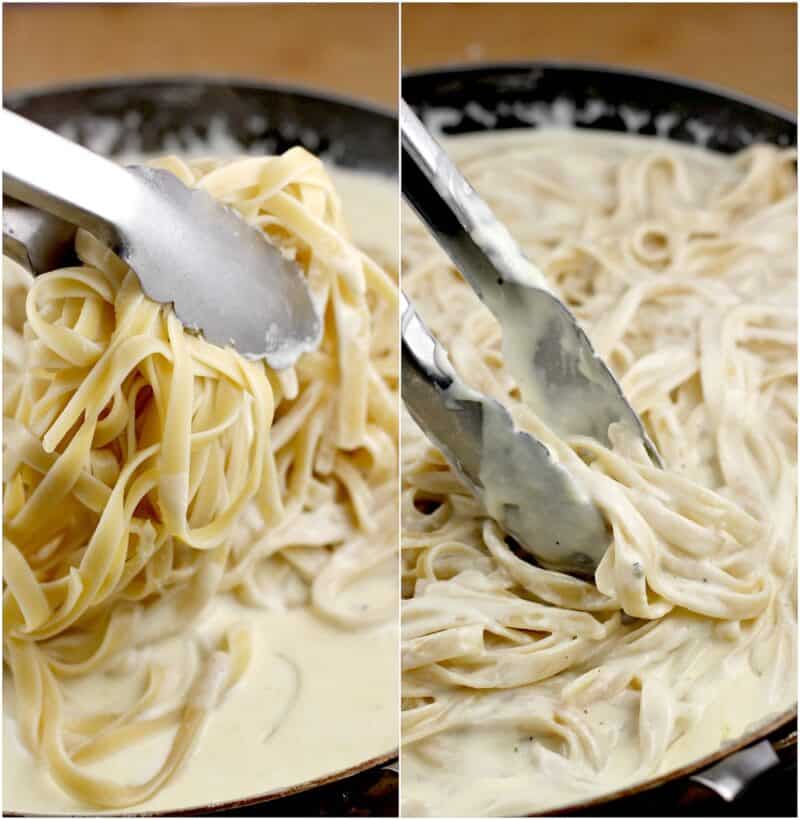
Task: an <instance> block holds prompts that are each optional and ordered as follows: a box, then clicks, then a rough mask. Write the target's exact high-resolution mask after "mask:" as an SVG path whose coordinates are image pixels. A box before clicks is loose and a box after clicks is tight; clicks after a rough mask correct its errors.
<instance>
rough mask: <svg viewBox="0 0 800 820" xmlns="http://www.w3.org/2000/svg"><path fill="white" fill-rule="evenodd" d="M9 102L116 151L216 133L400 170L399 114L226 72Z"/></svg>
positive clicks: (156, 147) (244, 145) (259, 145)
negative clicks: (230, 76) (223, 75)
mask: <svg viewBox="0 0 800 820" xmlns="http://www.w3.org/2000/svg"><path fill="white" fill-rule="evenodd" d="M4 104H5V105H6V107H8V108H11V109H13V110H14V111H16V112H18V113H19V114H22V115H23V116H25V117H27V118H28V119H31V120H34V121H35V122H38V123H40V124H41V125H44V126H46V127H47V128H50V129H52V130H54V131H58V132H59V133H62V134H64V135H65V136H69V137H70V138H72V139H74V140H76V141H77V142H80V143H81V144H83V145H87V146H88V147H90V148H92V150H94V151H97V152H98V153H103V154H106V155H108V156H116V155H120V154H125V153H130V152H140V153H145V154H152V153H157V152H163V151H165V150H170V151H181V150H191V149H192V148H193V147H196V146H197V145H198V144H200V143H203V142H206V141H208V140H211V141H212V142H213V140H214V139H215V138H220V137H221V138H222V139H226V140H233V141H234V142H235V144H236V145H237V146H240V147H241V148H240V150H241V151H242V152H243V153H254V154H256V153H258V154H264V153H270V154H273V153H279V152H282V151H285V150H287V149H289V148H291V147H292V146H295V145H302V146H303V147H304V148H307V149H308V150H309V151H312V152H313V153H315V154H318V155H320V156H322V157H323V158H324V159H328V160H330V161H331V162H335V163H336V164H337V165H342V166H344V167H346V168H352V169H354V170H363V171H373V172H377V173H382V174H386V175H396V174H397V119H396V118H395V116H394V115H393V114H391V113H389V112H388V111H384V110H382V109H380V108H378V107H377V106H371V105H369V104H363V103H359V102H355V101H353V100H349V99H344V98H337V97H333V96H327V95H324V94H320V93H317V92H311V91H307V90H304V89H297V88H293V87H289V86H279V85H267V84H259V83H255V82H247V81H244V80H236V79H231V80H227V79H224V78H205V77H203V78H192V77H189V78H164V79H141V80H138V79H125V80H119V81H109V82H98V83H92V84H86V85H74V86H65V87H63V88H49V89H48V88H45V89H37V90H33V91H28V92H22V93H15V94H10V95H8V96H7V97H6V99H5V103H4Z"/></svg>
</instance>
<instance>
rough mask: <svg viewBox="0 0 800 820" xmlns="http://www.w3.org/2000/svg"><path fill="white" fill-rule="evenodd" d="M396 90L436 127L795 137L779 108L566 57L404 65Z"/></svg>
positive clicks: (715, 138)
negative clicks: (424, 67)
mask: <svg viewBox="0 0 800 820" xmlns="http://www.w3.org/2000/svg"><path fill="white" fill-rule="evenodd" d="M403 98H404V99H405V100H406V102H407V103H408V104H409V105H411V106H412V107H413V108H414V109H415V110H416V111H417V113H418V114H419V115H420V116H421V117H422V118H423V120H424V121H425V122H426V123H427V124H428V126H429V127H432V128H433V129H434V130H436V131H437V132H439V133H441V134H444V135H456V134H469V133H473V132H476V131H497V130H504V129H508V128H531V127H540V126H564V127H574V128H588V129H598V130H604V131H622V132H627V133H632V134H640V135H642V136H659V137H664V138H667V139H670V140H675V141H678V142H684V143H691V144H694V145H700V146H703V147H706V148H710V149H712V150H715V151H721V152H724V153H731V152H734V151H738V150H739V149H741V148H745V147H746V146H748V145H750V144H751V143H753V142H770V143H774V144H776V145H784V146H788V145H795V144H796V142H797V122H796V119H795V118H794V117H793V116H792V115H790V114H789V113H787V112H785V111H780V110H778V109H774V108H770V107H769V106H766V105H762V104H761V103H758V102H756V101H754V100H749V99H746V98H744V97H739V96H737V95H735V94H733V93H731V92H728V91H724V90H722V89H717V88H712V87H711V86H705V85H700V84H696V83H690V82H684V81H682V80H678V79H674V78H670V77H664V76H660V75H656V74H648V73H644V72H632V71H625V70H622V69H611V68H606V67H602V66H589V65H585V66H584V65H573V64H566V63H551V62H547V63H527V64H513V65H487V66H477V67H470V66H465V67H460V68H458V67H457V68H443V69H441V70H431V71H420V72H413V73H410V74H407V75H405V76H404V78H403Z"/></svg>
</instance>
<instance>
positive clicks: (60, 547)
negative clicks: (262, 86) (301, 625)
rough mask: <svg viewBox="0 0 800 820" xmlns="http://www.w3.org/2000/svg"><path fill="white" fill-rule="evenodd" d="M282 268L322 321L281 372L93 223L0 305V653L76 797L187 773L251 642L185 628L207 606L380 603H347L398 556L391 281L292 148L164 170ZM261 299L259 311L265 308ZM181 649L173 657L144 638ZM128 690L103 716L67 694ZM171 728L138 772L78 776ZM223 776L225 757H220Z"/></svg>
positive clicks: (389, 605) (244, 636) (242, 635)
mask: <svg viewBox="0 0 800 820" xmlns="http://www.w3.org/2000/svg"><path fill="white" fill-rule="evenodd" d="M154 164H155V165H157V166H159V167H161V168H165V169H167V170H169V171H171V172H172V173H174V174H175V175H176V176H178V177H179V178H180V179H181V180H182V181H183V182H184V183H186V184H187V185H190V186H196V187H199V188H203V189H205V190H206V191H207V192H208V193H210V194H211V195H212V196H214V197H216V198H217V199H219V200H221V201H223V202H225V203H227V204H229V205H230V206H232V207H234V208H236V209H237V210H238V211H239V212H240V213H241V214H242V215H243V216H244V218H245V219H247V220H248V221H250V222H251V223H252V224H254V225H257V226H259V227H260V228H261V229H262V230H263V231H264V232H265V234H266V236H267V237H268V239H269V241H271V242H272V243H273V244H275V245H276V246H278V247H279V248H280V249H281V250H282V252H283V253H284V254H286V255H287V256H289V257H291V258H293V259H295V260H296V262H297V263H298V264H299V266H300V268H301V270H302V271H303V272H304V274H305V275H306V277H307V279H308V283H309V287H310V290H311V292H312V297H313V300H314V303H315V305H316V307H317V309H318V311H319V312H320V315H322V316H323V317H324V335H323V339H322V342H321V345H320V347H319V349H318V350H317V351H315V352H314V353H310V354H307V355H304V356H303V357H301V359H300V360H299V361H298V362H297V364H296V365H295V367H293V368H291V369H289V370H284V371H280V372H276V371H273V370H271V369H269V368H268V367H267V366H266V365H265V364H263V363H261V362H255V361H248V360H246V359H244V358H242V357H241V356H239V355H238V354H236V353H235V352H234V351H233V350H231V349H221V348H218V347H215V346H213V345H211V344H209V343H207V342H205V341H204V340H203V339H202V337H200V336H197V335H193V334H191V333H189V332H187V331H186V330H184V328H183V327H182V326H181V324H180V322H179V321H178V320H177V318H176V317H175V315H174V314H173V313H172V311H171V310H170V309H169V308H167V307H165V306H163V305H159V304H156V303H153V302H151V301H150V300H149V299H147V298H146V297H145V296H144V295H143V293H142V291H141V288H140V286H139V282H138V279H137V278H136V276H135V274H134V273H133V272H132V271H131V270H129V269H128V268H127V267H126V266H125V265H124V264H123V263H122V262H121V261H120V260H119V259H118V258H117V257H116V256H114V255H113V254H112V253H111V252H109V251H108V250H107V249H106V248H104V247H103V246H102V245H101V244H100V243H99V242H98V241H97V240H95V239H94V238H93V237H92V236H90V235H89V234H88V233H86V232H84V231H79V232H78V235H77V239H76V247H75V249H76V252H77V255H78V257H79V259H80V264H78V265H76V266H74V267H68V268H63V269H60V270H55V271H52V272H50V273H47V274H45V275H42V276H38V277H36V278H35V279H31V278H30V277H28V276H27V274H25V273H24V272H22V270H21V269H19V268H17V267H15V266H13V264H9V265H8V266H7V270H6V276H5V282H4V298H5V327H4V330H5V333H4V342H5V345H4V366H5V390H4V399H5V452H4V524H5V533H4V535H5V537H4V542H3V562H4V574H3V580H4V598H3V615H4V632H3V638H4V660H5V663H6V664H7V665H8V667H9V668H10V672H11V676H12V679H13V685H14V690H15V702H16V715H15V717H16V721H17V724H18V728H19V733H20V735H21V737H22V739H23V741H24V743H25V745H26V746H27V748H28V749H29V750H30V751H31V752H32V753H33V754H34V755H35V757H36V758H37V759H38V760H40V761H42V762H43V763H44V764H45V765H46V766H47V768H48V770H49V772H50V774H51V776H52V777H53V779H54V780H55V781H56V783H57V784H58V785H59V786H60V787H61V789H63V790H64V791H66V792H67V793H69V794H70V795H71V796H73V797H74V798H75V799H76V800H78V801H79V802H81V803H83V804H88V805H90V806H94V807H99V808H106V809H115V808H124V807H127V806H132V805H135V804H138V803H141V802H142V801H144V800H147V799H148V798H149V797H151V796H152V795H153V794H154V793H155V792H156V791H158V790H159V789H160V788H161V787H162V786H163V785H164V784H165V783H166V782H167V781H168V780H169V778H170V777H171V776H172V775H173V774H174V773H175V772H176V771H177V770H178V769H179V768H180V767H181V766H182V764H183V763H184V762H185V761H186V759H187V756H188V755H189V754H190V752H191V750H192V748H193V746H194V744H195V743H196V742H197V739H198V736H199V733H200V731H201V729H202V727H203V725H204V723H205V722H206V721H207V720H208V719H209V716H210V715H211V714H212V713H213V712H214V710H215V708H216V707H217V706H218V705H219V704H220V703H221V702H222V701H223V699H224V698H225V697H226V694H227V692H228V691H229V690H230V689H231V688H232V687H234V686H236V684H237V683H238V682H239V681H240V680H241V679H243V678H244V677H246V676H247V674H248V665H249V662H250V660H251V656H252V653H253V652H254V651H256V649H255V643H256V642H257V640H258V636H257V635H254V634H253V630H252V629H250V628H249V627H248V624H247V622H246V620H245V621H243V622H242V623H236V624H233V625H227V626H226V628H225V629H224V630H221V631H220V632H219V634H217V635H214V636H213V640H199V639H196V638H194V637H192V636H191V634H190V633H189V632H188V630H189V627H190V626H191V625H192V624H193V623H194V622H196V621H197V619H198V618H199V617H200V616H201V615H202V613H203V612H204V611H205V610H206V608H207V606H208V604H209V602H210V601H211V600H213V599H214V598H215V596H219V595H223V594H230V595H234V596H237V597H238V598H239V599H240V600H241V601H243V602H244V603H246V604H249V605H252V606H255V607H260V608H265V607H267V608H272V609H276V610H282V609H287V608H289V607H296V606H301V605H305V606H308V607H309V608H310V609H311V610H313V611H314V612H315V613H317V614H318V615H319V617H321V618H325V619H326V620H328V621H329V622H332V623H334V624H336V625H338V626H339V627H341V628H343V629H350V628H358V627H362V626H365V625H370V624H376V623H380V622H383V621H386V620H387V619H389V618H391V617H393V616H394V614H395V610H394V606H393V602H392V600H391V596H390V597H389V599H387V598H386V596H384V597H382V598H381V597H378V598H371V599H369V600H368V601H367V602H364V601H363V600H361V599H359V600H358V601H357V602H354V601H353V600H352V596H348V594H347V590H348V588H349V587H350V586H351V585H353V584H354V583H356V582H358V580H359V579H360V578H361V577H362V576H364V575H369V574H370V573H372V572H375V571H377V570H378V568H380V567H381V566H385V565H386V564H387V562H389V563H390V562H391V561H393V560H395V558H396V555H397V543H396V538H395V529H396V527H395V521H396V511H397V486H396V485H397V481H396V470H397V425H398V407H397V378H398V375H397V326H396V316H397V287H396V281H395V278H394V276H393V274H392V272H391V271H388V270H387V269H384V267H381V266H380V265H379V264H378V263H377V262H375V261H373V260H372V259H371V258H369V257H368V256H366V255H365V254H364V253H363V252H361V251H360V250H359V249H358V248H357V247H356V246H355V245H354V244H353V243H352V242H351V241H350V239H349V234H348V229H347V227H346V225H345V222H344V217H343V214H342V208H341V204H340V201H339V198H338V196H337V194H336V192H335V191H334V189H333V186H332V184H331V181H330V179H329V177H328V175H327V173H326V171H325V169H324V168H323V166H322V163H321V162H320V160H319V159H317V158H316V157H314V156H312V155H311V154H309V153H308V152H306V151H305V150H303V149H300V148H295V149H292V150H290V151H288V152H287V153H285V154H283V155H281V156H275V157H258V158H253V157H251V158H243V159H235V160H230V161H219V160H206V159H198V160H193V161H191V162H185V161H183V160H181V159H178V158H176V157H169V158H165V159H163V160H159V161H157V162H155V163H154ZM256 309H257V307H256ZM176 639H177V640H180V641H183V642H184V644H185V646H184V647H183V658H184V660H183V662H182V663H180V664H179V665H178V667H175V666H173V665H169V666H167V665H165V664H164V663H163V662H161V660H160V656H159V654H158V647H159V646H160V645H161V644H163V643H164V642H166V641H170V640H176ZM99 672H101V673H103V674H106V675H108V676H110V677H109V680H111V679H112V678H114V676H115V675H116V676H117V677H118V678H124V692H125V694H126V697H125V703H124V704H123V705H121V706H120V707H119V708H118V709H115V710H113V711H98V710H97V709H94V708H93V704H91V703H79V702H75V700H74V698H72V697H71V695H70V682H71V681H73V680H75V679H81V678H83V677H85V676H88V675H91V674H95V673H99ZM165 731H169V732H172V740H171V745H170V747H169V750H168V753H167V754H166V757H165V758H164V760H163V761H162V762H161V763H160V765H159V766H158V768H157V770H156V771H155V774H153V776H152V777H150V778H149V779H147V780H145V781H144V782H138V783H129V782H118V781H116V780H113V779H109V778H107V777H102V776H99V775H97V774H96V773H95V772H94V771H93V770H92V769H91V767H90V764H92V763H94V762H96V761H98V760H102V759H104V758H106V757H107V756H109V755H112V754H113V753H115V752H118V751H119V750H122V749H125V748H126V747H128V746H131V745H133V744H137V743H141V742H142V741H143V740H145V739H146V738H148V737H152V736H153V735H155V734H156V733H163V732H165ZM230 763H231V765H235V761H231V762H230Z"/></svg>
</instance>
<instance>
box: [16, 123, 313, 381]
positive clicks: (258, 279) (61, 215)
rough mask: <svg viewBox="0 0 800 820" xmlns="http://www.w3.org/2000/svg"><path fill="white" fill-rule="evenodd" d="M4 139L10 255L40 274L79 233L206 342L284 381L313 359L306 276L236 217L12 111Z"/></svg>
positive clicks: (171, 179)
mask: <svg viewBox="0 0 800 820" xmlns="http://www.w3.org/2000/svg"><path fill="white" fill-rule="evenodd" d="M2 134H3V149H4V150H3V187H4V194H6V195H9V196H10V197H13V199H6V198H4V200H3V251H4V253H6V254H8V255H9V256H11V257H12V258H13V259H15V260H16V261H17V262H19V263H20V264H22V265H23V266H24V267H26V268H27V269H28V270H30V271H31V272H32V273H33V274H39V273H44V272H46V271H48V270H52V269H53V268H54V267H57V266H58V264H60V263H61V262H62V260H64V259H65V258H67V257H68V255H69V253H70V252H71V249H72V247H73V240H74V235H75V231H76V230H77V227H82V228H85V229H86V230H88V231H89V232H90V233H92V234H93V235H94V236H96V237H97V238H98V239H99V240H100V241H102V242H103V243H105V244H106V245H108V246H109V247H110V248H111V250H113V251H114V252H115V253H116V254H117V255H119V256H120V257H121V258H122V259H123V261H124V262H126V264H128V265H129V266H130V267H131V268H132V269H133V271H134V272H135V273H136V274H137V276H138V277H139V280H140V282H141V285H142V289H143V290H144V292H145V293H146V294H147V295H148V296H149V297H150V298H151V299H153V300H155V301H157V302H163V303H168V304H169V303H171V304H172V305H173V306H174V309H175V313H176V315H177V316H178V318H179V319H180V320H181V322H183V324H184V325H185V326H186V327H187V328H190V329H192V330H196V331H200V332H202V333H203V335H204V337H205V338H206V339H207V340H208V341H210V342H213V343H214V344H217V345H220V346H222V347H224V346H227V345H231V346H233V347H234V348H235V349H236V350H237V351H239V352H240V353H242V354H243V355H246V356H248V357H251V358H264V359H266V360H267V362H268V363H269V364H270V365H271V366H272V367H274V368H276V369H280V368H285V367H289V366H291V365H292V364H293V363H294V362H295V361H296V359H297V358H298V356H300V354H301V353H304V352H307V351H311V350H314V349H315V348H316V347H317V345H318V344H319V340H320V336H321V332H322V323H321V321H320V317H319V316H318V315H317V312H316V310H315V308H314V304H313V302H312V299H311V294H310V292H309V290H308V286H307V284H306V281H305V278H304V277H303V276H302V274H301V272H300V270H299V268H298V267H297V265H295V264H294V263H293V262H291V261H290V260H288V259H286V258H285V257H284V256H283V254H282V253H281V252H280V250H279V249H278V248H276V247H274V246H272V245H270V244H269V242H267V241H266V239H265V237H264V235H263V234H262V233H261V231H259V230H258V229H256V228H254V227H252V226H251V225H249V224H248V223H247V222H245V220H244V219H242V217H241V216H239V214H237V213H236V212H235V211H234V210H233V209H231V208H227V207H225V206H224V205H222V204H220V203H218V202H217V201H216V200H214V199H213V198H212V197H211V196H209V195H208V194H207V193H206V192H205V191H202V190H197V189H193V188H188V187H187V186H186V185H184V184H183V183H182V182H180V181H179V180H178V179H177V178H176V177H175V176H174V175H173V174H170V173H168V172H167V171H162V170H157V169H154V168H148V167H144V166H141V167H140V166H132V167H129V168H124V167H122V166H121V165H117V164H116V163H114V162H112V161H111V160H108V159H105V158H103V157H101V156H99V155H97V154H94V153H92V152H91V151H89V150H87V149H86V148H82V147H81V146H79V145H75V144H74V143H72V142H70V141H69V140H66V139H64V138H63V137H60V136H58V135H57V134H55V133H53V132H51V131H48V130H47V129H45V128H42V127H40V126H38V125H36V124H34V123H32V122H30V121H28V120H26V119H24V118H23V117H20V116H18V115H17V114H13V113H12V112H10V111H6V110H4V111H3V115H2ZM15 200H16V201H15ZM22 203H26V204H22ZM30 206H33V207H30Z"/></svg>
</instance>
